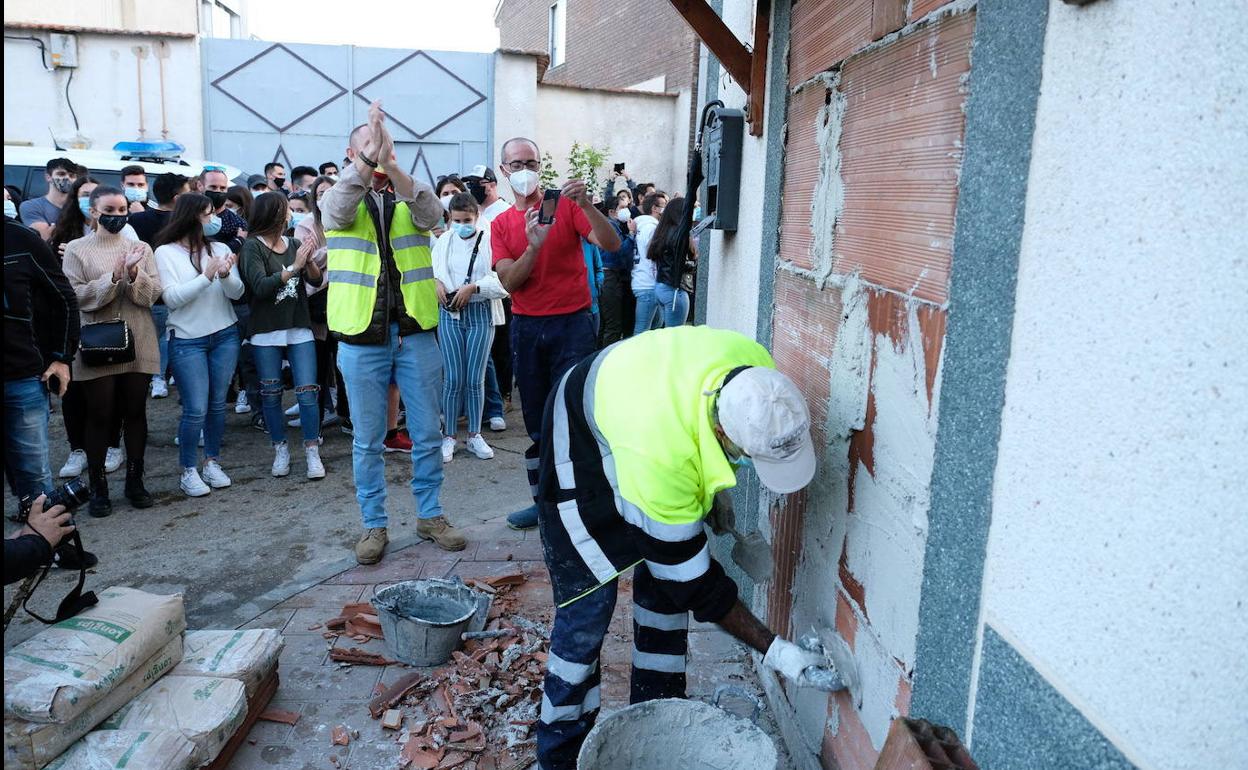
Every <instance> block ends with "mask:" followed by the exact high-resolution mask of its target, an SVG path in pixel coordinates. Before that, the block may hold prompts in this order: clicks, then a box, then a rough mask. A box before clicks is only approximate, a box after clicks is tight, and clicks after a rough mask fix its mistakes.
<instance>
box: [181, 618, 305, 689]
mask: <svg viewBox="0 0 1248 770" xmlns="http://www.w3.org/2000/svg"><path fill="white" fill-rule="evenodd" d="M283 644H285V642H284V641H283V640H282V635H281V634H280V633H278V632H277V631H276V630H275V629H272V628H257V629H254V630H251V631H187V632H186V635H185V636H183V637H182V662H181V663H179V664H178V667H177V668H175V669H174V670H173V671H171V672H169V675H170V676H219V677H225V678H227V679H238V680H240V681H241V682H242V683H243V686H244V687H246V688H247V699H248V700H249V701H250V700H251V699H252V698H253V697H255V695H256V691H257V690H259V689H260V685H261V683H263V682H264V680H265V678H266V677H267V676H268V675H269V674H270V673H272V671H273V670H274V669H275V668H277V656H278V655H279V654H280V653H281V651H282V646H283Z"/></svg>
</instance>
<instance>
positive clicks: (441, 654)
mask: <svg viewBox="0 0 1248 770" xmlns="http://www.w3.org/2000/svg"><path fill="white" fill-rule="evenodd" d="M480 599H481V597H480V596H479V595H478V593H477V592H476V591H473V590H472V589H471V588H469V587H468V586H466V585H464V584H463V583H460V582H458V581H451V580H405V581H403V582H402V583H393V584H391V585H388V586H378V587H377V588H376V589H374V591H373V602H372V604H373V607H374V608H375V609H376V610H377V620H378V621H379V622H380V623H381V630H382V633H383V634H384V635H385V643H386V650H387V651H388V652H389V653H390V656H391V657H393V658H395V659H396V660H399V661H401V662H403V663H406V664H408V665H410V666H439V665H441V664H443V663H445V662H446V661H447V660H449V659H450V657H451V653H452V652H454V651H455V650H457V649H459V645H460V638H459V635H460V634H462V633H463V632H464V631H467V630H469V626H470V624H472V623H473V621H474V619H476V616H477V615H478V613H479V612H480V610H481V604H482V602H481V601H480ZM484 604H485V608H486V610H487V611H488V607H489V602H488V600H487V601H486V602H484ZM480 614H481V616H482V617H484V613H480Z"/></svg>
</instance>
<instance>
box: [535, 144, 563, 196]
mask: <svg viewBox="0 0 1248 770" xmlns="http://www.w3.org/2000/svg"><path fill="white" fill-rule="evenodd" d="M537 178H538V180H539V182H540V184H541V186H542V189H543V190H551V189H554V188H556V187H558V186H559V172H558V171H556V170H555V159H554V158H553V157H551V155H550V153H548V152H544V153H542V170H541V173H539V174H538V175H537Z"/></svg>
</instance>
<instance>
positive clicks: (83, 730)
mask: <svg viewBox="0 0 1248 770" xmlns="http://www.w3.org/2000/svg"><path fill="white" fill-rule="evenodd" d="M181 658H182V637H180V636H177V637H174V639H173V641H171V642H169V643H168V644H166V645H165V646H164V648H163V649H161V650H160V652H158V653H156V654H155V655H153V656H152V657H151V658H149V659H148V660H147V661H146V662H145V663H144V664H143V665H141V666H139V667H138V668H137V669H136V670H135V672H134V674H132V675H131V676H130V678H129V679H127V680H125V681H124V682H122V683H120V684H119V685H117V686H116V687H114V688H113V689H112V690H111V691H110V692H109V693H108V694H107V695H105V696H104V697H103V698H102V699H100V700H99V701H97V702H96V703H94V704H93V705H91V706H89V707H88V708H87V709H86V710H85V711H83V712H81V713H80V714H78V716H76V717H74V718H73V719H71V720H70V721H69V722H66V723H65V724H59V725H58V724H51V723H48V722H27V721H25V720H23V719H18V718H17V717H8V716H6V717H5V718H4V767H5V770H9V769H10V768H16V769H17V770H34V769H35V768H38V767H43V766H44V765H45V764H47V763H48V762H50V761H51V760H53V759H55V758H56V757H57V756H59V755H60V754H61V752H63V751H65V749H67V748H69V746H70V744H72V743H73V742H74V741H76V740H78V739H79V738H81V737H82V736H84V735H86V734H87V733H88V732H90V731H91V729H92V728H94V727H95V726H96V725H98V724H99V723H100V722H103V721H104V719H105V718H106V717H107V716H109V715H110V714H112V713H113V712H114V711H116V710H117V709H119V708H121V707H122V706H124V705H126V703H128V702H129V701H130V699H131V698H133V697H135V696H136V695H138V694H139V693H141V692H143V691H144V690H146V689H147V688H148V687H149V686H151V685H152V683H154V682H155V681H156V680H157V679H159V678H160V677H161V676H162V675H164V674H167V673H169V672H170V671H172V670H173V668H174V666H176V665H177V664H178V661H179V660H180V659H181Z"/></svg>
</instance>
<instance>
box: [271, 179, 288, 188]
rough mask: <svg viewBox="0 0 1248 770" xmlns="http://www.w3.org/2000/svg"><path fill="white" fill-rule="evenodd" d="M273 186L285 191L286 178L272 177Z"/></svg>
mask: <svg viewBox="0 0 1248 770" xmlns="http://www.w3.org/2000/svg"><path fill="white" fill-rule="evenodd" d="M273 186H274V187H276V188H277V189H279V190H285V189H286V177H284V176H275V177H273Z"/></svg>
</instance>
